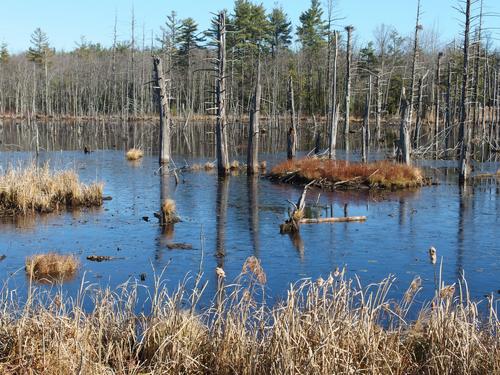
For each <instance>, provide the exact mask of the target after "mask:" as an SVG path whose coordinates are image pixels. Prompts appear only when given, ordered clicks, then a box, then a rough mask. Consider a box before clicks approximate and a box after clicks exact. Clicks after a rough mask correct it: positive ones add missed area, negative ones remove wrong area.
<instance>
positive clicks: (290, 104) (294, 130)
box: [287, 76, 297, 160]
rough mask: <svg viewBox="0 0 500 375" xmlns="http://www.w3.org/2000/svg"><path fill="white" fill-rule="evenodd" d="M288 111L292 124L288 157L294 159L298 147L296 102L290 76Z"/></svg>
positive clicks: (289, 134) (288, 139)
mask: <svg viewBox="0 0 500 375" xmlns="http://www.w3.org/2000/svg"><path fill="white" fill-rule="evenodd" d="M287 103H288V112H289V114H290V120H291V126H290V128H289V130H288V134H287V158H288V159H289V160H290V159H293V158H294V157H295V154H296V151H297V150H296V148H297V124H296V118H295V103H294V97H293V79H292V77H291V76H290V77H289V78H288V100H287Z"/></svg>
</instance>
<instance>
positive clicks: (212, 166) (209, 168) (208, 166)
mask: <svg viewBox="0 0 500 375" xmlns="http://www.w3.org/2000/svg"><path fill="white" fill-rule="evenodd" d="M203 169H205V171H206V172H210V171H213V170H214V169H215V164H214V163H212V162H210V161H207V162H206V163H205V164H204V165H203Z"/></svg>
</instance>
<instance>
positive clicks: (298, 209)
mask: <svg viewBox="0 0 500 375" xmlns="http://www.w3.org/2000/svg"><path fill="white" fill-rule="evenodd" d="M315 182H316V180H313V181H311V182H309V183H308V184H307V185H306V186H304V191H302V194H301V196H300V198H299V201H298V202H297V204H295V203H293V202H290V203H291V204H292V205H293V206H294V208H295V209H294V210H293V211H292V213H291V215H290V217H289V218H288V219H287V220H286V221H285V222H284V223H283V224H281V225H280V233H281V234H283V233H298V232H299V226H300V224H319V223H342V222H344V223H345V222H353V221H366V216H345V217H325V218H316V219H308V218H304V209H305V206H306V194H307V190H308V189H309V187H310V186H311V185H314V183H315ZM346 206H347V205H346ZM346 206H344V213H345V214H346V213H347V207H346Z"/></svg>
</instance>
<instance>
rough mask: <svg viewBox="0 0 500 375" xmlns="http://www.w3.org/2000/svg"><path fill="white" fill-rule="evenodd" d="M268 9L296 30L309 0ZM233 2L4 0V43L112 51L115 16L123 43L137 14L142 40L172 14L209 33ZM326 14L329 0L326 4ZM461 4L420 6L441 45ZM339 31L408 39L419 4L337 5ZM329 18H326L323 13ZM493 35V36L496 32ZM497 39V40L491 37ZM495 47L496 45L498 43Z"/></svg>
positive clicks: (344, 1)
mask: <svg viewBox="0 0 500 375" xmlns="http://www.w3.org/2000/svg"><path fill="white" fill-rule="evenodd" d="M256 2H258V3H259V2H262V3H263V4H264V5H265V7H266V8H267V9H271V8H272V7H273V6H274V5H275V4H278V5H283V7H284V9H285V11H286V12H287V13H288V15H289V16H290V18H291V19H292V21H293V23H294V25H295V24H297V23H298V18H299V15H300V13H301V12H302V11H304V10H305V9H307V8H308V7H309V4H310V1H309V0H277V1H276V0H262V1H256ZM233 3H234V1H233V0H215V1H209V0H0V42H2V41H3V42H6V43H7V44H8V47H9V50H11V51H13V52H19V51H22V50H25V49H27V48H28V46H29V40H30V34H31V33H32V31H33V30H34V29H35V28H36V27H41V28H42V29H43V30H44V31H45V32H46V33H47V34H48V36H49V39H50V42H51V44H52V46H54V47H55V48H57V49H58V50H61V49H64V50H71V49H72V48H73V47H74V46H75V41H78V40H80V36H82V35H84V36H85V37H86V38H87V40H89V41H93V42H100V43H102V44H103V45H105V46H109V45H111V42H112V37H113V24H114V17H115V13H116V14H117V17H118V34H119V38H120V39H121V40H125V39H128V38H129V35H130V15H131V10H132V7H134V9H135V16H136V22H137V26H136V27H137V35H138V39H140V38H141V37H142V29H143V26H144V29H145V34H146V38H147V39H148V40H150V38H151V32H152V31H153V32H155V33H156V32H158V30H159V27H160V25H162V24H163V23H164V22H165V17H166V15H167V14H169V13H170V11H171V10H175V11H176V12H177V14H178V16H179V17H180V18H186V17H193V18H194V19H195V20H196V21H197V22H198V23H199V25H200V27H201V28H207V27H208V25H209V20H210V17H211V14H210V12H216V11H217V10H220V9H223V8H226V9H230V10H232V6H233ZM322 3H323V5H324V7H325V8H326V0H322ZM457 4H458V0H422V9H423V19H422V22H421V23H422V24H423V25H424V28H425V29H427V30H429V29H435V30H437V31H439V33H440V34H441V35H442V37H441V39H442V40H443V41H449V40H451V39H453V37H455V36H459V33H460V25H459V19H460V17H459V15H458V13H457V11H456V10H454V9H453V8H452V7H453V6H454V5H457ZM484 4H485V9H486V11H487V12H497V13H500V1H499V0H484ZM334 6H335V8H336V11H335V15H336V17H339V18H340V17H341V18H342V19H341V20H340V21H338V27H341V26H344V25H347V24H352V25H354V26H355V27H356V33H357V37H358V40H359V42H360V43H364V42H365V41H367V40H369V39H370V38H372V35H373V30H374V28H375V27H376V26H377V25H379V24H381V23H385V24H388V25H393V26H395V27H396V28H397V30H398V31H399V32H400V33H401V34H402V35H410V34H411V33H412V29H413V27H414V23H415V20H414V18H415V11H416V0H334ZM325 13H326V12H325ZM498 20H499V18H498V17H497V18H495V17H490V18H486V20H485V24H486V26H488V25H489V26H495V23H498ZM492 33H493V31H492ZM493 37H497V35H495V34H493ZM495 44H497V43H495Z"/></svg>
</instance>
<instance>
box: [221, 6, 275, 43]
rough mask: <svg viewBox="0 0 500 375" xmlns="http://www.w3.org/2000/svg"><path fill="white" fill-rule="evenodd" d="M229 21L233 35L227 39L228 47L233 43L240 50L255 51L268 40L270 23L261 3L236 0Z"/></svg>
mask: <svg viewBox="0 0 500 375" xmlns="http://www.w3.org/2000/svg"><path fill="white" fill-rule="evenodd" d="M231 23H232V28H231V31H232V32H233V36H232V37H230V38H229V39H228V47H229V48H231V47H232V46H233V45H234V46H235V47H236V48H237V49H238V50H240V51H241V52H256V51H257V50H258V49H259V48H262V47H264V46H266V45H267V44H268V42H269V41H270V35H271V25H270V23H269V21H268V19H267V17H266V10H265V9H264V6H263V5H262V4H260V5H255V4H253V3H251V2H250V1H248V0H236V2H235V4H234V17H233V18H232V20H231ZM231 43H232V44H231Z"/></svg>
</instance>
